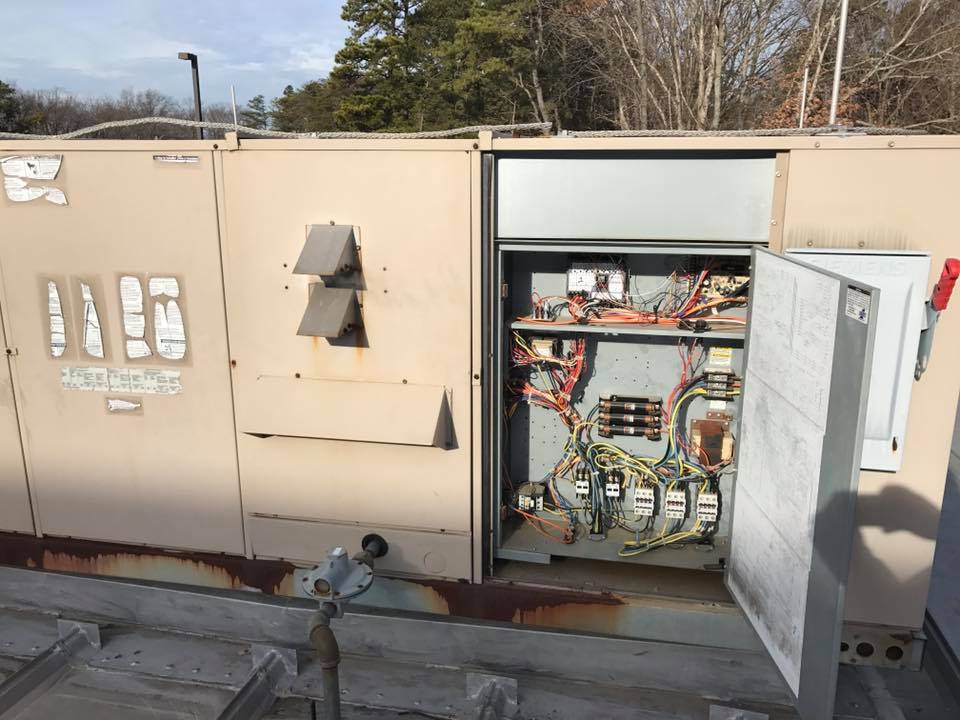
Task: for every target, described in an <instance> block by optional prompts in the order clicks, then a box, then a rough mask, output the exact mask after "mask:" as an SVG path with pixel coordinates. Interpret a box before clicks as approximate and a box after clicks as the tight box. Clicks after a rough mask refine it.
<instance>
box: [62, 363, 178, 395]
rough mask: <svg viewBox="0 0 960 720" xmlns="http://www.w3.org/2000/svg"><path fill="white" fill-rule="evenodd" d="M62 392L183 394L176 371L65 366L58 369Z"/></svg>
mask: <svg viewBox="0 0 960 720" xmlns="http://www.w3.org/2000/svg"><path fill="white" fill-rule="evenodd" d="M60 383H61V384H62V385H63V389H64V390H87V391H95V392H114V393H137V394H141V395H179V394H180V393H182V392H183V385H182V384H181V383H180V371H179V370H149V369H143V368H102V367H65V368H60Z"/></svg>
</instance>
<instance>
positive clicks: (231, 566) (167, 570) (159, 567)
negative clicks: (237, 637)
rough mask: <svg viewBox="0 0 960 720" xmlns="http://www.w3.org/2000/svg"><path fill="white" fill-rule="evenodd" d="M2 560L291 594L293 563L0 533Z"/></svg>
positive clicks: (2, 562) (46, 567)
mask: <svg viewBox="0 0 960 720" xmlns="http://www.w3.org/2000/svg"><path fill="white" fill-rule="evenodd" d="M0 565H13V566H16V567H25V568H39V569H42V570H53V571H60V572H72V573H80V574H83V575H106V576H110V577H122V578H131V579H135V580H152V581H160V582H172V583H182V584H186V585H197V586H200V587H213V588H225V589H232V590H259V591H260V592H263V593H267V594H270V595H292V594H293V571H294V565H293V564H291V563H288V562H284V561H279V560H250V559H248V558H245V557H243V556H240V555H226V554H217V553H201V552H190V551H176V550H166V549H163V548H154V547H147V546H141V545H123V544H119V543H106V542H100V541H96V540H76V539H73V538H56V537H43V538H38V537H34V536H32V535H20V534H17V533H0Z"/></svg>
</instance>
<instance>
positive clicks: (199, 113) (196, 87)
mask: <svg viewBox="0 0 960 720" xmlns="http://www.w3.org/2000/svg"><path fill="white" fill-rule="evenodd" d="M177 57H178V58H180V59H181V60H189V61H190V70H191V71H193V116H194V119H195V120H196V121H197V122H203V109H202V108H201V106H200V68H199V67H197V56H196V55H195V54H193V53H189V52H182V53H178V54H177ZM197 139H198V140H203V128H202V127H198V128H197Z"/></svg>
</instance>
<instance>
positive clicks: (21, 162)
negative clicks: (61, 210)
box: [0, 155, 67, 205]
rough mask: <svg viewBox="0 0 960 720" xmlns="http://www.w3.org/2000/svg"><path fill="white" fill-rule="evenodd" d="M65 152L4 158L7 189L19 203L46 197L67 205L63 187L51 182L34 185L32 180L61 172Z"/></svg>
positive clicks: (1, 165) (0, 163) (2, 165)
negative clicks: (62, 153) (52, 185)
mask: <svg viewBox="0 0 960 720" xmlns="http://www.w3.org/2000/svg"><path fill="white" fill-rule="evenodd" d="M62 162H63V156H62V155H26V156H23V155H10V156H8V157H4V158H0V171H2V172H3V190H4V192H5V193H6V196H7V198H8V199H9V200H11V201H13V202H16V203H24V202H30V201H31V200H38V199H39V198H44V199H45V200H47V202H51V203H53V204H54V205H66V204H67V196H66V195H65V194H64V192H63V190H61V189H60V188H56V187H51V186H49V185H32V184H30V183H29V182H28V181H30V180H54V179H56V177H57V174H58V173H59V172H60V165H61V163H62Z"/></svg>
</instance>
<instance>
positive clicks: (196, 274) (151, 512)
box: [0, 150, 243, 553]
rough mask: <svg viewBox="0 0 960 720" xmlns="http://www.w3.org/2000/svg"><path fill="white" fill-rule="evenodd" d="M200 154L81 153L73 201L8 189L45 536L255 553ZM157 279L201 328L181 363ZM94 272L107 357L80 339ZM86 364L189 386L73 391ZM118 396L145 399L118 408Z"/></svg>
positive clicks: (12, 310)
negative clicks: (161, 337) (160, 319)
mask: <svg viewBox="0 0 960 720" xmlns="http://www.w3.org/2000/svg"><path fill="white" fill-rule="evenodd" d="M193 155H194V156H195V157H196V162H189V163H185V162H178V163H169V162H162V161H160V160H157V159H155V157H154V154H153V153H151V152H143V151H133V150H131V151H117V152H96V151H89V152H88V151H83V150H76V151H68V152H66V153H65V154H64V156H63V163H62V167H61V169H60V172H59V173H58V175H57V177H56V179H55V180H54V181H52V182H51V183H49V184H54V185H56V187H58V188H60V189H62V190H63V191H64V192H65V194H66V198H67V202H68V205H66V206H60V205H56V204H53V203H50V202H46V200H44V199H37V200H32V201H28V202H19V203H14V202H11V201H10V200H8V199H6V198H4V199H3V200H0V225H2V227H3V233H2V235H0V264H2V268H3V294H4V300H5V302H4V311H5V315H4V321H5V324H6V328H7V333H8V335H7V344H8V346H11V347H13V348H15V353H16V354H15V355H13V358H12V359H13V363H12V364H13V370H14V382H15V386H16V390H17V395H18V402H19V410H20V412H21V415H22V418H21V419H22V425H23V427H24V428H26V431H25V434H24V444H25V450H26V459H27V470H28V475H29V478H30V483H31V487H32V489H33V492H34V493H35V497H36V506H37V508H38V511H39V512H38V525H39V529H40V530H42V532H43V533H44V534H51V535H69V536H74V537H79V538H93V539H100V540H111V541H119V542H133V543H145V544H149V545H158V546H165V547H171V548H190V549H200V550H211V551H224V552H235V553H239V552H242V551H243V535H242V525H241V514H240V498H239V486H238V476H237V465H236V449H235V436H234V433H233V423H232V412H231V402H230V375H229V366H228V356H227V345H226V328H225V323H224V307H223V289H222V283H221V280H220V278H221V271H220V256H219V246H218V239H217V215H216V204H215V192H214V179H213V162H212V156H211V154H210V153H200V154H196V153H194V154H193ZM126 274H129V275H135V276H138V277H139V278H141V280H142V282H143V283H144V285H143V295H144V311H145V318H146V336H147V338H146V339H147V340H148V341H149V342H150V344H151V346H153V354H152V355H151V356H150V357H148V358H143V359H139V360H129V359H128V358H127V356H126V353H125V347H124V343H125V327H124V322H123V318H122V310H121V308H122V306H121V298H120V289H119V279H120V276H121V275H126ZM151 276H168V277H176V278H177V279H178V283H179V290H180V292H179V295H180V297H179V298H178V303H179V307H181V308H182V311H183V315H184V322H185V325H186V341H187V342H186V354H185V356H184V357H183V358H182V359H181V360H179V361H174V360H164V359H163V358H161V357H160V355H159V353H158V348H157V347H156V345H155V343H154V342H153V336H152V329H153V311H154V306H153V302H152V301H151V299H150V297H149V294H148V290H147V287H146V282H147V280H148V279H149V277H151ZM50 281H54V282H56V283H57V286H58V288H59V295H60V300H61V303H62V311H63V317H64V324H65V329H66V349H65V351H64V352H63V354H62V355H61V356H60V357H53V356H52V353H51V345H50V342H51V335H50V318H49V316H48V296H47V288H48V282H50ZM81 283H83V284H86V285H87V286H89V288H90V289H91V292H92V295H93V297H94V300H95V306H96V310H97V314H98V317H99V321H100V323H101V325H102V339H103V357H102V358H98V357H96V356H91V355H90V354H87V353H85V352H84V350H83V348H81V347H79V345H80V344H81V338H82V336H83V327H84V325H83V323H84V318H83V317H81V316H82V315H83V313H84V300H83V297H82V294H81ZM161 299H163V298H161ZM72 368H87V369H91V368H99V369H101V370H102V371H103V372H101V373H100V374H99V375H98V377H99V378H101V379H102V377H103V375H104V373H105V372H106V370H107V369H111V368H112V369H115V370H125V369H126V370H131V369H132V370H134V371H136V372H137V373H139V374H140V375H141V377H143V374H144V373H146V372H148V371H149V370H161V371H179V373H180V382H181V385H182V392H181V393H179V394H171V395H162V394H148V393H143V392H133V393H130V392H110V391H107V388H105V387H103V386H102V384H99V385H98V383H100V380H95V381H92V382H90V383H88V387H95V388H96V389H88V390H81V389H67V388H65V387H64V385H63V384H62V382H61V373H62V371H64V370H66V371H67V372H68V374H69V373H70V369H72ZM168 374H169V373H168ZM92 377H94V376H89V377H88V379H90V378H92ZM77 384H78V385H82V384H83V383H82V382H79V381H78V383H77ZM117 387H124V386H122V385H117ZM124 389H126V388H125V387H124ZM108 398H114V399H127V400H131V401H134V402H139V403H141V407H139V408H137V409H135V410H133V411H129V412H115V413H111V412H108V411H107V399H108Z"/></svg>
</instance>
